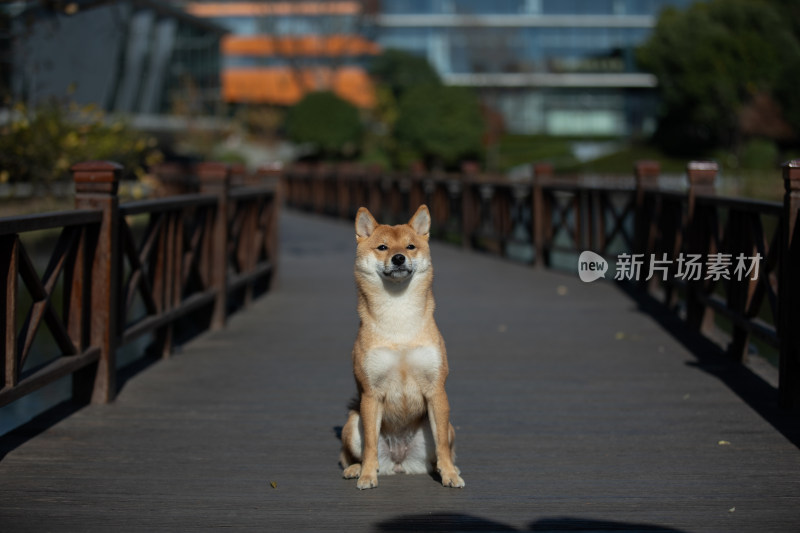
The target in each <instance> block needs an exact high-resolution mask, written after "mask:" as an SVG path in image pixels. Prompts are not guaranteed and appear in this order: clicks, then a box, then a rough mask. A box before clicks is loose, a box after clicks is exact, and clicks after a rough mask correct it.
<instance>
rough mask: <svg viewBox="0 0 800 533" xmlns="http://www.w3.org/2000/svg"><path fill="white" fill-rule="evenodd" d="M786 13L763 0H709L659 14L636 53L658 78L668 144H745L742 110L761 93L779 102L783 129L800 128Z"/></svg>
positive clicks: (797, 61)
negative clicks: (684, 8) (784, 14)
mask: <svg viewBox="0 0 800 533" xmlns="http://www.w3.org/2000/svg"><path fill="white" fill-rule="evenodd" d="M781 13H782V11H781V10H780V8H779V7H776V6H775V5H774V4H773V3H771V2H767V1H766V0H710V1H708V2H698V3H695V4H693V5H692V6H691V7H689V8H688V9H686V10H685V11H679V10H676V9H668V10H665V11H664V12H663V13H662V14H661V16H660V18H659V20H658V23H657V25H656V28H655V30H654V31H653V33H652V35H651V37H650V39H649V40H648V41H647V42H646V43H645V44H644V45H643V46H642V47H641V48H640V50H639V55H638V57H639V60H640V64H641V66H642V67H643V68H644V69H645V70H648V71H650V72H653V73H654V74H655V75H656V76H657V78H658V82H659V90H660V93H661V98H662V105H663V109H662V114H661V118H660V124H659V129H658V132H657V137H656V138H657V140H659V141H660V142H661V143H662V145H663V146H664V148H666V149H668V150H670V151H672V152H684V153H685V152H691V151H702V150H706V149H708V148H712V147H717V146H732V145H736V144H738V143H740V142H741V141H742V133H743V132H742V129H741V127H740V114H741V112H742V110H743V109H744V108H745V107H746V106H748V105H749V104H751V103H752V102H753V101H754V100H755V99H757V98H760V100H761V101H763V100H764V99H765V98H766V99H767V100H771V101H774V102H775V103H776V104H777V107H779V108H780V109H781V113H782V118H783V119H784V120H785V121H786V123H788V126H789V127H788V128H785V127H784V128H783V130H784V131H785V130H787V129H789V130H790V131H792V130H793V131H792V134H796V133H797V132H798V131H800V101H798V99H797V98H796V96H795V94H796V88H797V87H798V86H800V78H799V76H800V69H799V68H798V67H800V42H798V39H797V35H796V34H795V33H794V31H793V28H792V26H791V25H789V23H788V22H787V21H786V20H785V18H784V17H782V16H781ZM790 135H791V134H790ZM779 136H780V135H778V134H777V133H776V134H775V135H774V137H779ZM783 136H784V137H785V135H783Z"/></svg>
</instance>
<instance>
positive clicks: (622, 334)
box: [614, 331, 625, 341]
mask: <svg viewBox="0 0 800 533" xmlns="http://www.w3.org/2000/svg"><path fill="white" fill-rule="evenodd" d="M614 338H615V339H617V340H618V341H621V340H622V339H624V338H625V334H624V333H623V332H621V331H618V332H617V334H616V335H614Z"/></svg>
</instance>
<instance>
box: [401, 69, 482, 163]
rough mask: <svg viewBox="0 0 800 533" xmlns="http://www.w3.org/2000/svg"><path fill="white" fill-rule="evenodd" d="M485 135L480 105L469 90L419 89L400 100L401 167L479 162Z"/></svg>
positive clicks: (430, 85)
mask: <svg viewBox="0 0 800 533" xmlns="http://www.w3.org/2000/svg"><path fill="white" fill-rule="evenodd" d="M483 133H484V121H483V115H482V114H481V109H480V104H479V102H478V99H477V97H476V96H475V94H474V93H472V92H471V91H470V90H468V89H465V88H461V87H448V86H444V85H432V84H428V85H419V86H415V87H411V88H409V89H408V90H407V91H406V92H405V93H404V95H403V97H402V99H401V100H400V103H399V108H398V119H397V123H396V125H395V136H396V139H397V143H398V148H399V153H398V158H399V159H400V161H399V163H400V164H401V165H404V166H406V165H407V164H408V163H409V162H410V160H413V159H414V158H417V159H423V160H425V162H426V163H427V164H428V166H433V167H442V166H443V167H455V166H457V165H458V163H459V162H460V161H461V160H463V159H480V158H481V152H482V145H481V139H482V136H483Z"/></svg>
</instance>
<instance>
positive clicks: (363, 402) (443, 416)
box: [340, 205, 464, 489]
mask: <svg viewBox="0 0 800 533" xmlns="http://www.w3.org/2000/svg"><path fill="white" fill-rule="evenodd" d="M430 226H431V217H430V213H429V211H428V208H427V207H426V206H424V205H423V206H420V208H419V209H417V212H416V213H415V214H414V216H413V217H411V220H410V221H409V222H408V224H402V225H397V226H388V225H382V224H378V222H377V221H376V220H375V218H374V217H373V216H372V214H370V212H369V211H368V210H367V209H366V208H364V207H362V208H361V209H359V210H358V214H357V215H356V221H355V229H356V241H357V243H358V245H357V250H356V263H355V278H356V286H357V290H358V314H359V316H360V317H361V325H360V327H359V329H358V336H357V337H356V341H355V346H354V347H353V373H354V375H355V378H356V385H357V388H358V398H357V399H356V400H355V401H354V402H353V404H352V405H351V410H350V413H349V415H348V418H347V423H346V424H345V426H344V427H343V428H342V453H341V456H340V462H341V464H342V467H344V473H343V475H344V477H345V478H347V479H352V478H358V482H357V487H358V488H359V489H369V488H373V487H377V486H378V473H380V474H381V475H384V474H395V473H407V474H419V473H425V472H429V473H430V472H433V471H434V469H435V470H436V471H437V472H438V473H439V475H440V476H441V481H442V485H444V486H446V487H458V488H460V487H463V486H464V480H463V479H461V476H460V471H459V470H458V468H456V466H455V465H454V464H453V460H454V451H453V449H454V448H453V442H454V439H455V432H454V430H453V426H452V425H451V424H450V405H449V403H448V401H447V394H446V393H445V389H444V384H445V380H446V378H447V373H448V368H447V355H446V352H445V346H444V340H443V339H442V335H441V334H440V333H439V329H438V328H437V327H436V322H435V321H434V319H433V310H434V306H435V304H434V301H433V293H432V291H431V284H432V282H433V267H432V265H431V254H430V248H429V247H428V237H429V231H430Z"/></svg>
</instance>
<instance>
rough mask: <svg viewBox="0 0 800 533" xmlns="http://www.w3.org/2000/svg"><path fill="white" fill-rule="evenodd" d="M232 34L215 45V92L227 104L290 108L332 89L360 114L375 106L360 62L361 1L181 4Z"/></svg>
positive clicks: (373, 50) (365, 45)
mask: <svg viewBox="0 0 800 533" xmlns="http://www.w3.org/2000/svg"><path fill="white" fill-rule="evenodd" d="M180 4H181V5H183V7H184V9H186V11H187V12H188V13H190V14H192V15H194V16H196V17H202V18H205V19H210V20H213V21H214V23H216V24H220V25H222V26H224V27H225V28H227V29H228V30H229V31H230V32H231V33H230V34H229V35H227V36H225V38H224V39H223V41H222V94H223V98H224V100H225V101H226V102H227V103H229V104H275V105H292V104H295V103H297V102H298V101H299V100H300V99H301V98H302V97H303V95H305V94H306V93H308V92H309V91H315V90H332V91H334V92H335V93H336V94H337V95H339V96H340V97H341V98H343V99H345V100H348V101H349V102H351V103H353V104H354V105H356V106H358V107H362V108H366V107H371V106H372V105H373V103H374V90H373V86H372V83H371V81H370V79H369V76H368V75H367V71H366V65H365V60H366V59H367V58H368V57H369V56H372V55H375V54H377V53H378V51H379V48H378V47H377V46H376V45H375V43H374V42H372V41H371V40H370V39H369V38H368V31H367V28H368V26H369V24H367V23H366V22H365V19H366V18H367V16H368V13H367V8H368V6H367V3H366V2H360V1H300V2H298V1H255V2H219V1H194V2H180Z"/></svg>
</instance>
